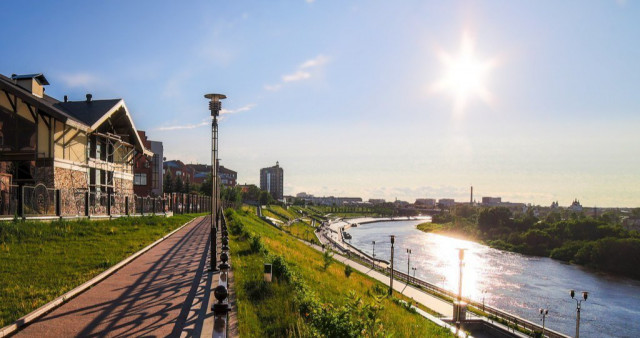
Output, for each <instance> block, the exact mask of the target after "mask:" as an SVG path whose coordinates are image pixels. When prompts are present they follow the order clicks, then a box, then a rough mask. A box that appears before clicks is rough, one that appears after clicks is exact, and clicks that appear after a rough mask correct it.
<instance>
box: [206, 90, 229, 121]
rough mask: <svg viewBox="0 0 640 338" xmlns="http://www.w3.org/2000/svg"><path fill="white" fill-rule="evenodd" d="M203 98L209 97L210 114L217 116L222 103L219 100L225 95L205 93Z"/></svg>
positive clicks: (224, 97)
mask: <svg viewBox="0 0 640 338" xmlns="http://www.w3.org/2000/svg"><path fill="white" fill-rule="evenodd" d="M204 97H205V98H207V99H209V100H210V101H209V110H210V111H211V116H213V117H217V116H218V115H219V113H220V110H221V109H222V103H220V100H222V99H226V98H227V96H226V95H223V94H205V95H204Z"/></svg>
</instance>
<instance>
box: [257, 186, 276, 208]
mask: <svg viewBox="0 0 640 338" xmlns="http://www.w3.org/2000/svg"><path fill="white" fill-rule="evenodd" d="M271 200H273V197H271V194H270V193H269V192H268V191H264V190H262V191H261V192H260V197H259V201H260V205H269V204H271Z"/></svg>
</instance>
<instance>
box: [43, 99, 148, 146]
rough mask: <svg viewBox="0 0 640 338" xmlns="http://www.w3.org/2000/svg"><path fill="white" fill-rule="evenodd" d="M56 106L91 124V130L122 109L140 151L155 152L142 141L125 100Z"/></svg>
mask: <svg viewBox="0 0 640 338" xmlns="http://www.w3.org/2000/svg"><path fill="white" fill-rule="evenodd" d="M54 106H55V107H56V108H59V109H60V110H63V111H65V112H67V113H68V114H69V115H71V116H73V117H74V118H75V119H77V120H79V121H81V122H82V123H84V124H87V125H89V129H90V130H91V131H94V130H96V129H98V127H100V126H101V125H102V124H103V123H104V122H105V121H107V119H109V118H110V117H111V116H112V115H113V114H114V113H116V112H117V111H120V110H121V109H122V110H123V111H124V114H125V116H126V117H127V120H128V122H129V124H130V125H131V135H132V136H133V138H134V140H135V145H136V146H137V147H138V151H140V152H141V153H143V154H144V155H147V156H153V152H151V151H150V150H149V149H147V147H145V145H144V143H143V142H142V139H141V138H140V135H139V134H138V131H137V129H136V126H135V124H134V123H133V119H132V118H131V114H129V109H127V106H126V105H125V104H124V100H122V99H110V100H85V101H67V102H58V103H56V104H54Z"/></svg>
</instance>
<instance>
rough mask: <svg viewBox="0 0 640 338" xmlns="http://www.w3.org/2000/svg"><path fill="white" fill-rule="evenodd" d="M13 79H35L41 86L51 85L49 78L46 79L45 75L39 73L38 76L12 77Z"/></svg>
mask: <svg viewBox="0 0 640 338" xmlns="http://www.w3.org/2000/svg"><path fill="white" fill-rule="evenodd" d="M11 78H12V79H14V80H22V79H33V78H35V79H36V80H38V81H39V82H40V83H41V84H43V85H45V86H48V85H49V81H47V78H46V77H44V75H43V74H42V73H38V74H23V75H15V74H14V75H11Z"/></svg>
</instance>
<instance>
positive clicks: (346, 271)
mask: <svg viewBox="0 0 640 338" xmlns="http://www.w3.org/2000/svg"><path fill="white" fill-rule="evenodd" d="M351 273H353V268H352V267H351V265H345V267H344V275H345V276H347V278H349V276H351Z"/></svg>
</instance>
